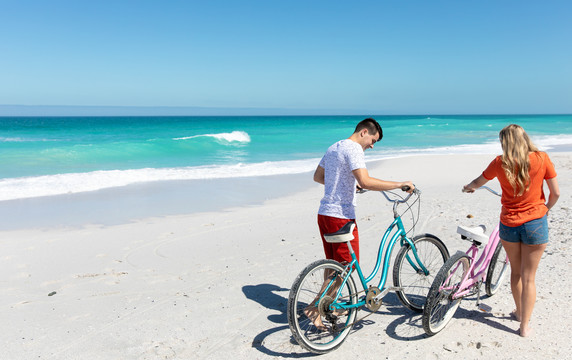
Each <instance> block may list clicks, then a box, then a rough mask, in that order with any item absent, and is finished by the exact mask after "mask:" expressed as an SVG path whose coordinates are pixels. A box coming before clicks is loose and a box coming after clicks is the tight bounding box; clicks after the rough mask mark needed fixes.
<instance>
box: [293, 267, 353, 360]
mask: <svg viewBox="0 0 572 360" xmlns="http://www.w3.org/2000/svg"><path fill="white" fill-rule="evenodd" d="M344 269H345V268H344V266H342V265H341V264H340V263H338V262H337V261H334V260H318V261H316V262H313V263H312V264H310V265H308V266H307V267H306V268H305V269H304V270H302V272H301V273H300V275H298V277H297V278H296V280H294V284H293V285H292V288H291V289H290V295H289V296H288V309H287V315H288V325H289V326H290V330H291V331H292V335H293V336H294V339H296V341H297V342H298V344H300V345H301V346H302V347H303V348H305V349H306V350H308V351H311V352H314V353H317V354H324V353H327V352H329V351H332V350H335V349H337V348H338V347H339V346H340V345H341V344H342V342H343V341H344V340H345V339H346V337H347V336H348V335H349V333H350V330H351V328H352V326H353V323H354V321H355V319H356V315H357V308H351V309H348V310H347V311H340V310H335V311H333V310H332V308H331V306H330V305H331V304H332V302H333V300H334V297H335V294H336V290H337V289H339V287H340V285H341V284H342V283H343V279H342V276H343V275H342V274H343V273H344ZM328 284H331V285H330V288H329V289H326V285H328ZM324 292H325V294H323V293H324ZM322 295H323V296H322ZM340 296H341V297H340V298H339V300H338V303H345V304H356V303H357V291H356V285H355V282H354V280H353V278H351V277H349V278H348V279H347V281H346V283H345V284H344V286H343V288H342V291H341V295H340Z"/></svg>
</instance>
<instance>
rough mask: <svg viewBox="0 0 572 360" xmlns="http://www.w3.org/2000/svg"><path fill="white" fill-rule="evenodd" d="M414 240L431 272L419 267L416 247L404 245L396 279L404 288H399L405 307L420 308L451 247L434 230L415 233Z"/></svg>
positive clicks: (395, 271)
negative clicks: (432, 233)
mask: <svg viewBox="0 0 572 360" xmlns="http://www.w3.org/2000/svg"><path fill="white" fill-rule="evenodd" d="M413 242H414V244H415V247H416V249H417V255H418V256H419V259H420V260H421V262H422V263H423V266H425V268H426V269H427V270H428V271H429V273H428V274H425V273H424V272H423V271H421V269H419V268H418V267H417V263H416V260H415V256H414V254H413V249H412V248H411V247H410V246H404V247H402V248H401V250H399V253H398V254H397V257H396V258H395V265H394V269H393V283H394V285H395V286H397V287H399V288H401V289H402V290H399V291H397V297H398V298H399V301H400V302H401V303H402V304H403V305H404V306H405V307H407V308H409V309H411V310H414V311H417V312H421V311H423V306H424V305H425V302H426V300H427V294H428V293H429V289H430V288H431V284H432V283H433V280H434V279H435V276H436V275H437V273H438V272H439V270H440V269H441V267H442V266H443V264H444V263H445V261H446V260H447V259H448V258H449V251H448V250H447V247H446V246H445V245H444V244H443V242H442V241H441V240H439V238H437V237H436V236H434V235H431V234H424V235H419V236H416V237H415V238H413ZM412 264H414V265H415V267H413V266H412Z"/></svg>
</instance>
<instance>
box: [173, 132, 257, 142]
mask: <svg viewBox="0 0 572 360" xmlns="http://www.w3.org/2000/svg"><path fill="white" fill-rule="evenodd" d="M200 137H211V138H214V139H216V140H219V141H221V142H228V143H233V142H239V143H249V142H250V135H248V133H246V132H244V131H233V132H230V133H220V134H202V135H193V136H185V137H179V138H174V139H173V140H190V139H195V138H200Z"/></svg>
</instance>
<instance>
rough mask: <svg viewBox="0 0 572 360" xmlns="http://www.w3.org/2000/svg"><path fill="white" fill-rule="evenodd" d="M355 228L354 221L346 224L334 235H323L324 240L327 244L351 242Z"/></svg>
mask: <svg viewBox="0 0 572 360" xmlns="http://www.w3.org/2000/svg"><path fill="white" fill-rule="evenodd" d="M355 227H356V223H355V221H350V222H348V223H346V224H345V225H344V226H342V228H341V229H340V230H338V231H336V232H335V233H331V234H324V239H326V241H327V242H329V243H343V242H347V241H352V240H353V239H354V234H353V233H354V229H355Z"/></svg>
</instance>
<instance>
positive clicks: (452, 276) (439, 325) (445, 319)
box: [422, 252, 470, 336]
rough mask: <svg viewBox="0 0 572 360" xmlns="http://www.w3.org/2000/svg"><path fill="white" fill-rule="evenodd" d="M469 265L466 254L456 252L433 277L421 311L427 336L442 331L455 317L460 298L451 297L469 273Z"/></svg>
mask: <svg viewBox="0 0 572 360" xmlns="http://www.w3.org/2000/svg"><path fill="white" fill-rule="evenodd" d="M469 265H470V259H469V257H468V256H467V254H464V253H462V252H458V253H456V254H455V255H453V256H451V258H450V259H449V260H447V262H446V263H445V265H443V268H442V269H441V270H440V271H439V273H438V274H437V276H436V277H435V281H433V284H432V285H431V290H429V294H428V295H427V304H426V305H425V309H423V320H422V321H423V329H424V330H425V333H426V334H427V335H429V336H432V335H435V334H437V333H438V332H439V331H441V330H443V329H444V328H445V326H447V324H448V323H449V321H450V320H451V318H452V317H453V315H455V311H457V308H458V307H459V305H460V304H461V300H462V298H457V299H453V298H452V297H453V295H454V294H455V292H457V290H458V289H459V284H460V283H461V281H462V280H463V278H464V277H465V275H466V274H467V272H468V271H469Z"/></svg>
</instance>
